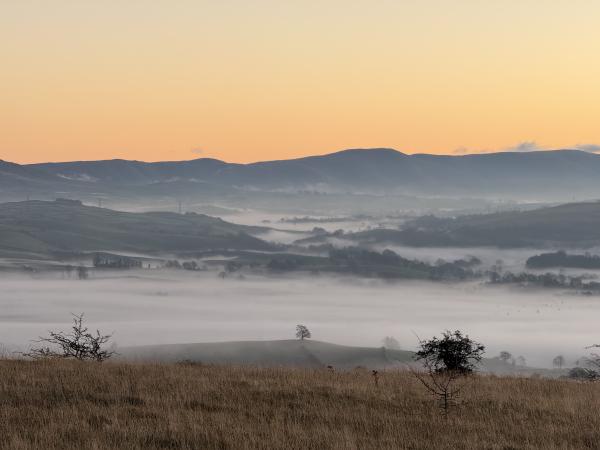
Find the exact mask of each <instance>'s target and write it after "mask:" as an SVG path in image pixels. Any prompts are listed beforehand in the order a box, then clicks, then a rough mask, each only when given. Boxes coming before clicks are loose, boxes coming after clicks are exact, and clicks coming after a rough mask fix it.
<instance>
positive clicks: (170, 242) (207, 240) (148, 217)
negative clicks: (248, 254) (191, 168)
mask: <svg viewBox="0 0 600 450" xmlns="http://www.w3.org/2000/svg"><path fill="white" fill-rule="evenodd" d="M258 230H260V228H258V227H246V226H242V225H235V224H232V223H228V222H225V221H223V220H221V219H217V218H213V217H209V216H205V215H200V214H175V213H168V212H149V213H128V212H121V211H113V210H110V209H105V208H96V207H90V206H84V205H83V204H81V203H80V202H78V201H73V200H56V201H53V202H46V201H37V200H35V201H26V202H14V203H2V204H0V257H15V256H28V257H35V256H37V257H44V256H49V255H52V254H57V253H58V254H60V253H69V252H74V253H77V252H90V251H121V252H139V253H171V252H175V253H176V252H181V251H187V252H190V251H191V252H193V251H202V250H212V249H237V250H273V246H272V245H271V244H268V243H267V242H265V241H262V240H260V239H257V238H255V237H253V236H251V235H250V234H248V233H250V232H256V231H258Z"/></svg>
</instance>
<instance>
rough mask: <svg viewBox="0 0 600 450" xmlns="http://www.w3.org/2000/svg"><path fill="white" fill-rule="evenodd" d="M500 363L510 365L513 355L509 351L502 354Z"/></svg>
mask: <svg viewBox="0 0 600 450" xmlns="http://www.w3.org/2000/svg"><path fill="white" fill-rule="evenodd" d="M499 358H500V361H502V362H505V363H508V362H509V361H510V360H511V359H512V355H511V354H510V353H509V352H507V351H502V352H500V356H499Z"/></svg>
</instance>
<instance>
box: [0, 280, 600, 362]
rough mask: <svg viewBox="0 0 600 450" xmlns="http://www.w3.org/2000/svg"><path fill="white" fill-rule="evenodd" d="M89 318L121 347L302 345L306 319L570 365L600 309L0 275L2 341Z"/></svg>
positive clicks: (351, 290)
mask: <svg viewBox="0 0 600 450" xmlns="http://www.w3.org/2000/svg"><path fill="white" fill-rule="evenodd" d="M80 312H84V313H85V314H86V317H87V319H88V322H89V325H90V327H92V328H96V327H97V328H99V329H100V330H102V331H106V332H114V339H115V340H116V342H117V343H118V344H119V345H120V346H126V345H142V344H165V343H183V342H214V341H232V340H263V339H264V340H271V339H289V338H293V335H294V328H295V325H296V324H298V323H303V324H306V325H307V326H308V327H309V328H310V329H311V331H312V333H313V338H314V339H316V340H322V341H329V342H334V343H339V344H348V345H359V346H380V345H381V339H382V338H383V337H384V336H386V335H393V336H395V337H396V338H397V339H398V340H399V341H400V343H401V345H402V347H403V348H404V349H407V350H411V349H414V348H415V345H416V342H417V337H416V335H418V336H419V337H421V338H428V337H431V336H433V335H439V333H440V332H441V331H443V330H446V329H461V330H463V331H465V332H467V333H468V334H469V335H470V336H471V337H472V338H474V339H476V340H478V341H480V342H482V343H483V344H485V345H486V346H487V349H488V351H487V355H486V356H488V357H492V356H496V355H497V354H498V352H499V351H501V350H508V351H510V352H511V353H513V355H515V356H516V355H523V356H524V357H525V358H526V359H527V362H528V364H529V365H536V366H540V367H548V366H550V363H551V360H552V358H553V357H554V356H555V355H557V354H559V353H562V354H564V355H565V356H567V359H568V363H569V364H572V363H573V360H574V359H576V358H577V357H579V356H581V355H585V354H587V353H588V351H587V350H585V347H586V346H588V345H590V344H593V343H596V342H598V341H600V336H599V333H598V317H600V302H599V301H598V299H597V298H594V297H584V296H575V295H567V294H564V293H563V292H562V291H560V290H556V291H555V290H536V291H531V290H519V289H512V290H509V289H507V288H496V287H490V286H486V285H483V284H481V283H462V284H443V283H428V282H396V283H386V282H382V281H375V280H366V279H355V278H350V277H340V278H328V277H313V278H308V277H306V278H291V277H290V278H287V277H281V278H263V277H248V278H246V279H243V280H238V279H225V280H221V279H218V278H217V277H216V273H214V272H206V273H201V274H197V273H187V272H174V271H167V270H160V271H158V270H157V271H139V272H135V271H129V272H127V273H126V274H123V273H122V272H121V273H119V274H114V275H113V276H109V275H108V274H106V273H104V274H102V277H101V276H100V275H99V274H95V275H94V276H93V277H92V278H90V279H89V280H85V281H82V280H74V279H59V278H45V279H34V278H29V277H23V276H17V275H8V274H2V275H1V276H0V343H3V344H7V345H11V346H19V347H25V346H27V345H28V343H29V342H30V340H31V339H33V338H35V337H37V336H39V335H44V334H45V333H46V331H47V330H48V329H53V330H56V329H67V327H68V326H69V323H70V315H69V314H70V313H80Z"/></svg>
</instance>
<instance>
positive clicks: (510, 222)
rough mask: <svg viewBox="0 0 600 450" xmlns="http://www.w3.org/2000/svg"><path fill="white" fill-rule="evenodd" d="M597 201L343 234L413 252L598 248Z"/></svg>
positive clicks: (599, 220) (599, 214) (424, 220)
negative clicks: (413, 248) (431, 249)
mask: <svg viewBox="0 0 600 450" xmlns="http://www.w3.org/2000/svg"><path fill="white" fill-rule="evenodd" d="M599 224H600V202H588V203H567V204H564V205H559V206H554V207H551V208H540V209H535V210H531V211H508V212H500V213H493V214H480V215H470V216H460V217H457V218H435V217H431V216H425V217H421V218H419V219H417V220H415V221H413V222H411V223H409V224H408V225H407V227H406V228H405V229H403V230H389V229H376V230H367V231H361V232H358V233H354V234H347V235H345V236H344V237H345V239H351V240H354V241H356V242H361V243H365V244H376V243H394V244H399V245H409V246H417V247H421V246H422V247H446V246H451V247H476V246H496V247H552V246H554V247H556V246H558V247H560V246H565V247H569V248H570V247H579V248H586V247H592V246H596V245H599V244H600V227H599V226H598V225H599Z"/></svg>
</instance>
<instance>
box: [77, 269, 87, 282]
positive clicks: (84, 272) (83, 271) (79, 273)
mask: <svg viewBox="0 0 600 450" xmlns="http://www.w3.org/2000/svg"><path fill="white" fill-rule="evenodd" d="M89 276H90V273H89V271H88V269H87V267H85V266H79V267H77V278H79V279H80V280H87V279H88V277H89Z"/></svg>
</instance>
